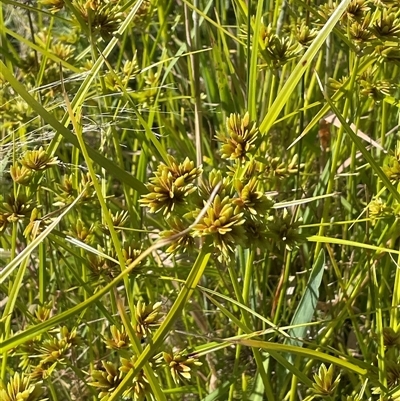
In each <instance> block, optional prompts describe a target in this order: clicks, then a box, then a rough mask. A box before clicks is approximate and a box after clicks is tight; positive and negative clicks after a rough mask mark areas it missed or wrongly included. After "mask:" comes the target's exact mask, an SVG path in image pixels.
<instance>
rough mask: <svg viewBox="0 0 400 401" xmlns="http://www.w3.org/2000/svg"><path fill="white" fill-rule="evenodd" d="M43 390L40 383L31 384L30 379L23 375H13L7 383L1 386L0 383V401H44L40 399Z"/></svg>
mask: <svg viewBox="0 0 400 401" xmlns="http://www.w3.org/2000/svg"><path fill="white" fill-rule="evenodd" d="M42 393H43V390H42V388H41V385H40V382H38V383H36V384H32V383H31V382H30V378H29V377H28V376H25V375H24V374H23V373H22V374H21V375H20V374H19V373H18V372H17V373H15V374H14V376H12V377H11V378H10V380H9V382H8V383H7V385H6V386H3V385H2V384H1V383H0V399H1V401H45V400H47V398H42V397H41V396H42Z"/></svg>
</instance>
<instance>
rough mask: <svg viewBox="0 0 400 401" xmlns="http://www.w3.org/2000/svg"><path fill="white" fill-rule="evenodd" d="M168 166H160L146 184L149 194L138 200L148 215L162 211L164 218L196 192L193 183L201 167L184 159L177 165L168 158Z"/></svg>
mask: <svg viewBox="0 0 400 401" xmlns="http://www.w3.org/2000/svg"><path fill="white" fill-rule="evenodd" d="M169 161H170V164H169V165H168V166H167V165H165V164H161V165H160V166H159V167H158V169H157V171H156V173H155V174H154V177H152V178H150V183H149V184H147V188H148V190H149V193H148V194H146V195H144V196H143V197H142V199H141V200H140V203H141V206H144V207H148V208H149V209H150V213H158V212H160V211H161V210H163V214H164V216H165V217H166V218H168V217H169V216H170V214H171V213H172V212H173V211H174V209H175V207H176V206H183V205H185V203H186V199H185V198H186V197H187V196H188V195H190V194H191V193H193V192H194V191H196V186H195V185H194V184H193V181H194V180H195V179H196V178H197V177H199V176H200V174H201V173H202V169H201V167H195V166H194V162H192V161H190V160H189V158H186V159H185V160H184V162H183V163H179V164H178V163H177V162H176V161H175V159H174V158H173V157H172V156H170V158H169Z"/></svg>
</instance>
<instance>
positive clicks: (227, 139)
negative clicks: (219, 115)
mask: <svg viewBox="0 0 400 401" xmlns="http://www.w3.org/2000/svg"><path fill="white" fill-rule="evenodd" d="M259 137H260V135H259V130H258V127H257V125H256V123H252V122H251V121H250V117H249V113H246V114H245V115H244V117H243V118H242V117H240V115H239V114H231V115H230V117H229V118H227V119H226V132H224V133H220V134H218V135H217V140H218V141H219V142H222V143H223V145H222V146H221V150H220V151H221V155H222V158H223V159H231V160H235V159H239V160H241V161H242V160H244V159H245V158H246V156H247V154H248V153H251V152H252V151H253V149H254V148H255V146H256V141H257V139H259Z"/></svg>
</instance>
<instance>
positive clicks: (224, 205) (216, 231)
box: [193, 195, 246, 260]
mask: <svg viewBox="0 0 400 401" xmlns="http://www.w3.org/2000/svg"><path fill="white" fill-rule="evenodd" d="M244 222H245V219H244V218H243V212H241V211H240V207H239V206H236V205H235V204H234V203H233V201H232V199H231V198H229V197H228V196H226V197H225V198H224V199H221V197H220V196H219V195H216V197H215V199H214V201H213V202H212V205H211V206H210V207H209V208H208V209H207V211H206V214H205V216H204V217H203V218H202V219H201V220H200V222H199V223H198V224H196V225H195V226H194V227H193V229H194V235H195V236H198V237H201V236H210V237H211V238H212V240H211V241H212V244H213V246H214V247H215V248H216V249H217V250H218V251H220V252H221V255H220V258H219V259H221V260H222V259H224V258H225V259H228V260H229V259H230V258H229V254H230V253H232V252H233V251H234V248H235V247H236V245H238V244H242V243H243V240H244V239H245V238H246V234H245V230H244V228H243V224H244Z"/></svg>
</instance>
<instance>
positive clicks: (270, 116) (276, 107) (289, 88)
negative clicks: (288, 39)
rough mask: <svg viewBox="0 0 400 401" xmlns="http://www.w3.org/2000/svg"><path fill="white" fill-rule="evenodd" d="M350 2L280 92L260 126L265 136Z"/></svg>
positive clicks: (337, 12)
mask: <svg viewBox="0 0 400 401" xmlns="http://www.w3.org/2000/svg"><path fill="white" fill-rule="evenodd" d="M350 1H351V0H343V1H342V2H341V3H340V4H339V5H338V6H337V8H336V10H335V11H334V12H333V14H332V15H331V17H330V18H329V20H328V21H327V23H326V24H325V25H324V27H323V28H322V29H321V30H320V32H319V33H318V36H317V37H316V38H315V40H314V41H313V43H312V44H311V46H310V47H309V48H308V50H307V51H306V52H305V53H304V55H303V57H302V58H301V59H300V60H299V62H298V63H297V65H296V67H295V68H294V70H293V72H292V73H291V75H290V77H289V78H288V80H287V81H286V83H285V85H284V86H283V88H282V90H281V91H280V92H279V94H278V96H277V98H276V100H275V102H274V103H273V104H272V106H271V108H270V110H268V112H267V115H266V116H265V117H264V119H263V121H262V123H261V125H260V131H261V132H262V133H264V134H265V133H267V132H268V131H269V130H270V128H271V127H272V125H273V124H274V122H275V120H276V119H277V117H278V116H279V113H280V112H281V110H282V109H283V107H284V106H285V104H286V102H287V100H288V99H289V97H290V96H291V95H292V93H293V91H294V90H295V88H296V85H297V84H298V83H299V81H300V78H301V77H302V75H303V74H304V72H305V71H306V69H307V68H309V66H310V64H311V61H312V59H313V58H314V56H315V55H316V54H317V52H318V50H319V49H320V48H321V47H322V45H323V44H324V42H325V40H326V38H327V37H328V35H329V34H330V33H331V32H332V30H333V28H334V27H335V25H336V24H337V22H338V21H339V19H340V17H341V16H342V14H343V12H344V11H345V10H346V8H347V6H348V5H349V3H350Z"/></svg>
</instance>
